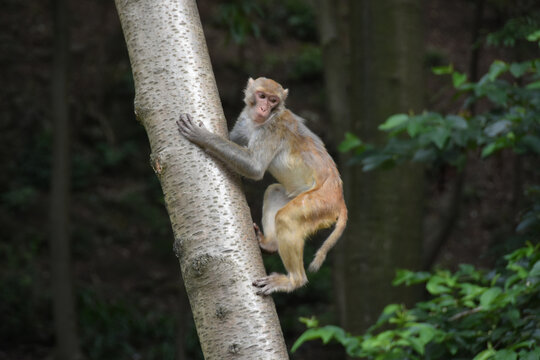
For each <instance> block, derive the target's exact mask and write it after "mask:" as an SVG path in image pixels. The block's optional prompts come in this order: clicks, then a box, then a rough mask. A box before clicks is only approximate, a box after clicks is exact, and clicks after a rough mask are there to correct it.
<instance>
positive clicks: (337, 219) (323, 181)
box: [177, 77, 347, 295]
mask: <svg viewBox="0 0 540 360" xmlns="http://www.w3.org/2000/svg"><path fill="white" fill-rule="evenodd" d="M287 95H288V90H287V89H283V87H282V86H281V85H280V84H278V83H277V82H275V81H274V80H271V79H267V78H263V77H261V78H258V79H256V80H253V79H251V78H250V79H249V81H248V84H247V87H246V90H245V98H244V102H245V107H244V109H243V110H242V112H241V113H240V116H239V117H238V120H237V122H236V124H235V125H234V127H233V129H232V131H231V133H230V140H231V141H229V140H227V139H224V138H222V137H220V136H218V135H215V134H213V133H211V132H210V131H208V130H207V129H206V127H205V126H204V125H203V124H202V122H200V121H199V122H196V121H194V120H193V119H192V118H191V116H190V115H188V114H183V115H181V116H180V120H179V121H177V125H178V129H179V131H180V133H181V134H182V135H183V136H184V137H186V138H187V139H189V140H190V141H191V142H193V143H195V144H197V145H199V146H200V147H201V148H203V149H205V150H206V151H207V152H209V153H210V154H212V155H213V156H214V157H216V158H218V159H220V160H221V161H223V162H224V163H225V164H226V165H227V166H228V167H229V168H230V169H232V170H233V171H235V172H237V173H238V174H240V175H242V176H245V177H247V178H250V179H254V180H260V179H262V177H263V175H264V173H265V172H266V171H268V172H270V174H272V176H273V177H274V178H276V180H277V181H278V182H279V183H277V184H272V185H270V186H269V187H268V188H267V189H266V191H265V193H264V201H263V214H262V227H263V230H264V234H263V232H262V231H261V230H260V229H259V227H258V226H257V224H253V225H254V229H255V233H256V235H257V239H258V241H259V245H260V247H261V248H262V249H264V250H266V251H269V252H275V251H277V252H278V253H279V255H280V257H281V260H282V261H283V265H284V266H285V269H286V270H287V272H288V274H287V275H284V274H276V273H273V274H270V275H268V276H266V277H263V278H261V279H257V280H255V281H254V282H253V285H254V286H256V287H257V288H258V291H257V294H259V295H268V294H271V293H273V292H276V291H285V292H290V291H293V290H295V289H297V288H299V287H301V286H303V285H304V284H306V283H307V277H306V272H305V270H304V263H303V252H304V241H305V239H306V237H308V236H309V235H311V234H313V233H315V232H316V231H318V230H319V229H323V228H327V227H330V226H332V225H333V224H334V223H335V224H336V226H335V228H334V230H333V231H332V233H331V234H330V236H329V237H328V238H327V239H326V240H325V241H324V243H323V244H322V246H321V247H320V249H319V250H318V251H317V253H316V254H315V258H314V259H313V261H312V262H311V264H310V265H309V270H310V271H312V272H314V271H317V270H319V268H320V267H321V265H322V263H323V261H324V259H325V258H326V254H327V253H328V251H329V250H330V249H331V248H332V247H333V246H334V245H335V243H336V242H337V240H338V239H339V237H340V236H341V234H342V233H343V230H344V229H345V225H346V223H347V208H346V206H345V201H344V199H343V189H342V181H341V178H340V176H339V173H338V170H337V168H336V164H335V163H334V161H333V160H332V158H331V157H330V155H329V154H328V152H327V151H326V149H325V147H324V144H323V142H322V141H321V139H319V138H318V137H317V136H316V135H315V134H313V133H312V132H311V131H310V130H309V129H308V128H307V127H306V125H305V124H304V119H302V118H300V117H299V116H297V115H295V114H294V113H292V112H291V111H290V110H288V109H287V108H286V107H285V99H286V98H287Z"/></svg>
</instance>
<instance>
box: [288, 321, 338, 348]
mask: <svg viewBox="0 0 540 360" xmlns="http://www.w3.org/2000/svg"><path fill="white" fill-rule="evenodd" d="M334 337H336V338H337V337H340V338H346V337H347V335H346V334H345V331H344V330H343V329H341V328H339V327H337V326H325V327H322V328H313V329H308V330H306V332H304V333H303V334H302V335H300V337H299V338H298V339H297V340H296V341H295V342H294V345H293V346H292V348H291V352H295V351H296V350H297V349H298V348H299V347H300V345H302V344H303V343H305V342H306V341H309V340H315V339H321V340H322V342H323V343H324V344H327V343H328V342H329V341H330V340H331V339H332V338H334Z"/></svg>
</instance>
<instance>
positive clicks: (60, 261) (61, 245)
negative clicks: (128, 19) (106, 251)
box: [50, 0, 82, 360]
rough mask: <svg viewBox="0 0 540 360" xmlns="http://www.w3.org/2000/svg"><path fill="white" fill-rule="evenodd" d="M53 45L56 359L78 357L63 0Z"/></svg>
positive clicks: (56, 8)
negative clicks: (70, 215) (73, 276)
mask: <svg viewBox="0 0 540 360" xmlns="http://www.w3.org/2000/svg"><path fill="white" fill-rule="evenodd" d="M53 16H54V20H53V23H54V49H53V52H54V53H53V68H52V84H51V95H52V99H51V100H52V101H51V102H52V109H51V110H52V119H53V133H54V143H53V155H52V156H53V158H52V178H51V203H50V212H51V213H50V216H51V239H50V242H51V243H50V246H51V276H52V292H53V294H52V298H53V313H54V328H55V336H56V354H55V357H56V358H57V359H59V360H73V359H80V358H82V356H81V351H80V348H79V338H78V335H77V315H76V311H75V301H74V295H73V283H72V282H73V281H72V277H71V276H72V272H71V250H70V235H69V205H70V186H71V182H70V176H71V171H70V161H71V157H70V139H69V138H70V127H69V114H68V108H69V104H68V94H67V74H68V55H69V40H68V39H69V26H68V22H67V18H68V17H67V6H66V1H65V0H55V1H54V2H53Z"/></svg>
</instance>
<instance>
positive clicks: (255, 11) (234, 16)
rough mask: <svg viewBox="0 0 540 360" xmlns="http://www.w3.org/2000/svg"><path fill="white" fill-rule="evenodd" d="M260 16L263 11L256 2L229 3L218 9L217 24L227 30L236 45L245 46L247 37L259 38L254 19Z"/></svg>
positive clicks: (244, 0) (239, 1)
mask: <svg viewBox="0 0 540 360" xmlns="http://www.w3.org/2000/svg"><path fill="white" fill-rule="evenodd" d="M262 15H263V11H262V9H261V7H260V5H259V3H258V2H257V1H250V0H236V1H229V2H226V3H224V4H221V5H220V7H219V22H220V23H221V24H222V25H225V26H226V27H227V28H228V29H229V32H228V34H229V35H230V38H232V40H233V41H234V42H235V43H236V44H237V45H243V44H245V42H246V40H247V38H248V37H249V36H252V35H253V36H255V37H259V36H260V29H259V26H258V25H257V22H256V20H255V19H256V18H258V17H261V16H262Z"/></svg>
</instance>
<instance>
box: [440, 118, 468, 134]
mask: <svg viewBox="0 0 540 360" xmlns="http://www.w3.org/2000/svg"><path fill="white" fill-rule="evenodd" d="M445 120H446V122H448V124H450V126H451V127H452V128H454V129H459V130H465V129H467V128H468V127H469V124H468V123H467V120H465V119H464V118H462V117H461V116H457V115H448V116H447V117H446V119H445Z"/></svg>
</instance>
